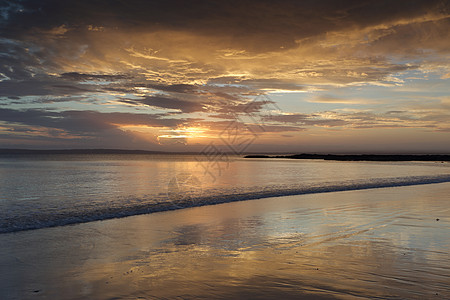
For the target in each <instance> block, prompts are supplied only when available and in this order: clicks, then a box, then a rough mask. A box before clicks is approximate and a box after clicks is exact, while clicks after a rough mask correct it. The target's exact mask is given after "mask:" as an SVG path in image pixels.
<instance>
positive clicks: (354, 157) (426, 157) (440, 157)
mask: <svg viewBox="0 0 450 300" xmlns="http://www.w3.org/2000/svg"><path fill="white" fill-rule="evenodd" d="M223 153H224V154H230V155H234V154H233V153H225V152H223ZM42 154H44V155H53V154H66V155H67V154H73V155H82V154H85V155H108V154H118V155H119V154H131V155H133V154H134V155H155V154H159V155H203V153H202V152H165V151H149V150H126V149H47V150H44V149H41V150H37V149H0V155H42ZM243 155H245V153H244V154H243ZM244 158H285V159H317V160H335V161H450V154H307V153H303V154H283V153H279V154H247V155H245V156H244Z"/></svg>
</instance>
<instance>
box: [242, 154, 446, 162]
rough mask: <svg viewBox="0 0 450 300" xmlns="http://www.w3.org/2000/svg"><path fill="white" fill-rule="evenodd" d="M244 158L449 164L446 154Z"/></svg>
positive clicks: (259, 156) (261, 156) (249, 156)
mask: <svg viewBox="0 0 450 300" xmlns="http://www.w3.org/2000/svg"><path fill="white" fill-rule="evenodd" d="M244 158H287V159H319V160H334V161H386V162H389V161H441V162H444V161H445V162H449V161H450V155H447V154H353V155H347V154H305V153H303V154H293V155H246V156H244Z"/></svg>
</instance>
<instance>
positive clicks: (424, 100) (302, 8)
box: [0, 0, 450, 153]
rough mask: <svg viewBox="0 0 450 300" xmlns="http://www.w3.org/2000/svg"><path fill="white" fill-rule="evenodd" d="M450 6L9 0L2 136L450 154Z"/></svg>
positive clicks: (2, 41)
mask: <svg viewBox="0 0 450 300" xmlns="http://www.w3.org/2000/svg"><path fill="white" fill-rule="evenodd" d="M449 8H450V5H449V2H448V1H175V0H173V1H172V0H171V1H101V0H100V1H52V0H44V1H31V0H24V1H9V0H7V1H2V2H0V32H1V34H0V48H1V50H0V99H1V101H0V104H1V106H0V145H1V148H27V149H64V148H117V149H142V150H157V151H186V152H192V151H201V150H202V149H203V148H204V147H205V146H206V145H208V144H209V143H211V142H214V143H216V144H218V145H221V144H223V139H221V135H222V134H223V132H224V131H226V130H227V129H228V128H229V126H230V122H235V123H237V124H240V125H242V126H244V127H245V126H247V127H248V128H250V131H249V132H245V131H244V132H242V131H241V132H240V133H239V134H240V135H243V136H246V135H248V136H251V135H253V134H255V131H254V130H252V129H251V128H252V126H263V129H262V130H260V131H258V133H257V139H255V140H254V141H253V142H252V145H251V146H250V147H249V148H248V149H247V151H250V152H252V151H253V152H373V153H380V152H383V153H399V152H401V153H450V9H449ZM249 107H250V111H249ZM248 116H250V118H247V117H248ZM255 136H256V135H255Z"/></svg>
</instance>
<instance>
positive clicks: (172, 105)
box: [122, 96, 205, 113]
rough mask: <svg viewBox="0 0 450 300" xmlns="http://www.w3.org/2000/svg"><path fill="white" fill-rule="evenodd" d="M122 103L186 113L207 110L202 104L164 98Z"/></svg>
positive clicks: (150, 97) (146, 98) (147, 98)
mask: <svg viewBox="0 0 450 300" xmlns="http://www.w3.org/2000/svg"><path fill="white" fill-rule="evenodd" d="M122 101H123V102H125V103H128V104H135V105H142V104H143V105H147V106H152V107H157V108H165V109H176V110H180V111H181V112H184V113H192V112H198V111H204V110H205V108H204V107H203V105H202V104H201V103H197V102H192V101H187V100H182V99H176V98H169V97H162V96H147V97H144V98H142V99H138V100H134V99H133V100H128V99H126V100H122Z"/></svg>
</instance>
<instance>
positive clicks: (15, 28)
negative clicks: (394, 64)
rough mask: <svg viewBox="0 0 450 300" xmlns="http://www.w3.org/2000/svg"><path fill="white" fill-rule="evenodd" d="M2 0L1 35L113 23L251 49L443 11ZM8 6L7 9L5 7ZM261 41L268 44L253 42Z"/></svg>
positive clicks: (397, 5)
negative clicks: (227, 40)
mask: <svg viewBox="0 0 450 300" xmlns="http://www.w3.org/2000/svg"><path fill="white" fill-rule="evenodd" d="M11 3H14V2H13V1H3V4H2V5H1V6H2V7H4V9H6V10H7V17H6V18H4V19H5V21H6V22H5V23H6V25H3V26H2V33H3V35H5V36H17V34H21V33H24V32H27V31H30V30H34V29H36V28H40V29H52V28H55V27H58V26H61V25H65V26H67V27H68V28H75V29H76V28H80V27H82V26H84V25H86V26H87V25H91V26H97V27H103V26H105V27H118V28H122V29H130V30H142V29H144V28H145V30H150V31H151V30H160V29H169V30H185V31H191V32H195V33H199V34H205V35H224V36H230V37H233V39H235V40H236V41H238V42H239V43H243V44H246V45H247V46H248V47H250V48H253V49H252V50H255V51H259V50H267V49H270V48H272V47H275V46H276V47H280V46H285V47H289V46H293V45H294V42H295V40H298V39H303V38H307V37H311V36H315V35H318V34H322V33H325V32H327V31H330V30H336V29H343V28H350V27H354V26H360V27H364V26H370V25H374V24H379V23H383V22H389V21H392V20H396V19H401V18H411V17H415V16H419V15H421V14H423V12H426V11H430V10H434V11H438V12H441V13H442V12H444V13H448V11H449V4H448V2H447V1H442V0H426V1H425V0H415V1H414V0H410V1H387V0H385V1H356V0H350V1H332V0H328V1H293V0H290V1H286V0H283V1H268V0H266V1H264V0H258V1H256V0H253V1H242V0H240V1H238V0H231V1H218V0H215V1H214V0H213V1H211V0H203V1H200V0H197V1H182V0H161V1H144V0H138V1H130V0H127V1H125V0H117V1H106V0H103V1H98V0H97V1H92V0H90V1H86V0H77V1H59V0H41V1H32V0H28V1H21V2H17V3H20V4H19V5H16V7H11ZM5 7H9V8H5ZM260 39H263V40H264V39H266V40H267V41H268V42H269V41H271V42H270V43H267V44H262V43H257V44H255V40H260Z"/></svg>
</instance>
